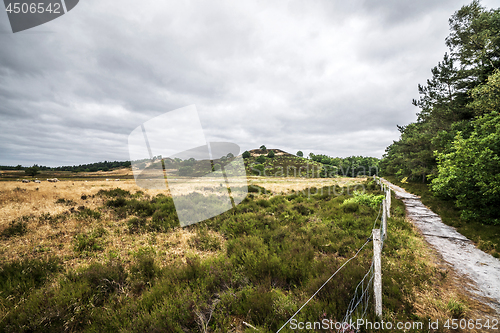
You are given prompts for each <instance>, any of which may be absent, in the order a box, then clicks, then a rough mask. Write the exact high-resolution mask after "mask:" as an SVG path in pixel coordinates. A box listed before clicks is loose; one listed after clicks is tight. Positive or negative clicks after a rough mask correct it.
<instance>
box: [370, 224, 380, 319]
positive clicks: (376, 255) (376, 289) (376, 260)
mask: <svg viewBox="0 0 500 333" xmlns="http://www.w3.org/2000/svg"><path fill="white" fill-rule="evenodd" d="M372 236H373V265H374V274H375V276H374V280H373V293H374V298H375V314H376V315H377V316H378V317H379V318H381V317H382V258H381V252H382V241H381V240H380V229H373V230H372Z"/></svg>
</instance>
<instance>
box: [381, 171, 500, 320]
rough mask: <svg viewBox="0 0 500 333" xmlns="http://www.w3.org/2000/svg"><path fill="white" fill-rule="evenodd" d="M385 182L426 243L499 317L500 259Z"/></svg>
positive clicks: (414, 197) (417, 198) (397, 188)
mask: <svg viewBox="0 0 500 333" xmlns="http://www.w3.org/2000/svg"><path fill="white" fill-rule="evenodd" d="M382 181H383V182H384V183H385V184H386V185H388V186H389V187H390V188H391V190H393V191H394V193H396V196H397V197H399V198H401V199H402V200H403V202H404V204H405V206H406V213H407V216H408V218H409V219H410V220H411V221H412V222H413V224H414V225H415V226H416V227H417V228H418V229H419V230H420V232H421V233H422V235H424V237H425V240H426V241H427V242H428V243H429V244H431V245H432V246H433V247H434V248H435V249H436V250H437V251H438V252H439V254H440V255H441V256H442V257H443V259H444V260H445V261H447V262H448V263H449V264H450V265H451V266H452V267H453V269H454V270H455V271H456V272H457V273H458V274H460V275H463V276H465V277H467V278H468V279H469V280H471V281H473V283H471V284H470V285H467V286H466V287H467V289H468V290H469V291H470V292H472V293H473V294H475V295H477V296H478V297H479V298H480V300H482V301H484V302H485V303H486V304H488V305H489V306H490V307H492V308H493V309H494V310H495V311H496V312H497V314H498V315H499V316H500V260H498V259H496V258H494V257H493V256H491V255H489V254H487V253H484V252H483V251H481V250H479V249H478V248H477V247H475V246H474V244H473V243H472V241H470V240H469V239H468V238H466V237H465V236H463V235H462V234H460V233H459V232H457V231H456V230H455V229H454V228H452V227H450V226H447V225H446V224H444V223H443V222H442V221H441V218H440V217H439V215H437V214H435V213H434V212H432V211H431V210H430V209H429V208H427V207H425V206H424V204H422V202H421V201H420V198H419V197H418V196H416V195H413V194H411V193H408V192H406V191H405V190H404V189H402V188H401V187H399V186H396V185H394V184H392V183H390V182H388V181H387V180H385V179H382Z"/></svg>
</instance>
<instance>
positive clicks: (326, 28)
mask: <svg viewBox="0 0 500 333" xmlns="http://www.w3.org/2000/svg"><path fill="white" fill-rule="evenodd" d="M464 4H465V2H464ZM459 7H460V4H457V3H452V2H451V1H446V2H439V3H436V2H430V1H424V2H414V1H413V2H411V1H400V2H395V1H391V2H385V1H362V0H356V1H330V0H328V1H327V0H323V1H319V2H314V3H311V2H305V1H299V0H293V1H288V2H273V3H269V2H263V1H261V2H259V1H257V2H253V1H252V2H250V1H248V2H246V1H245V2H231V1H216V2H204V1H194V2H150V3H141V7H140V8H138V7H137V6H136V2H134V1H131V0H124V1H121V2H120V6H116V2H102V1H101V2H99V1H97V0H87V1H82V2H80V3H79V4H78V6H77V7H75V8H74V10H72V11H71V12H70V13H68V14H67V15H64V16H62V17H61V18H58V19H57V20H54V21H51V22H49V23H47V24H45V25H43V26H40V27H37V28H34V29H31V30H27V31H24V32H20V33H18V34H16V35H12V34H6V33H3V32H2V33H0V42H1V44H2V47H1V48H0V117H1V122H0V139H1V143H0V164H14V165H16V164H19V163H22V164H25V165H29V164H33V163H38V164H50V165H61V164H80V163H90V162H96V161H99V160H105V159H106V160H112V159H122V160H124V159H128V154H127V148H126V145H127V136H128V134H129V133H130V132H131V131H132V130H133V129H134V128H136V127H137V126H138V125H140V124H141V123H143V122H145V121H147V120H149V119H151V118H153V117H155V116H158V115H160V114H162V113H164V112H167V111H170V110H174V109H177V108H180V107H183V106H186V105H191V104H196V106H197V108H198V110H199V111H200V117H201V121H202V124H203V126H204V128H205V132H206V136H207V139H208V140H209V141H226V142H234V143H236V144H238V145H239V146H240V147H241V148H242V150H247V149H251V148H255V147H258V146H260V145H261V144H266V145H267V146H269V147H276V148H282V149H285V150H289V151H290V152H296V151H297V150H298V149H301V150H306V149H311V150H312V151H315V152H318V153H320V152H322V153H327V154H329V155H343V156H347V155H361V154H362V155H370V156H378V157H380V156H381V155H382V154H383V151H384V149H385V147H386V146H387V145H388V144H390V143H391V142H392V140H395V139H397V137H398V134H399V133H398V132H397V130H396V124H399V125H402V124H406V123H408V122H410V121H413V120H415V112H417V110H416V109H415V108H414V107H413V106H412V105H411V99H412V98H417V97H418V93H417V89H416V87H417V84H418V83H423V82H425V79H426V78H428V77H429V76H430V68H432V67H433V66H435V65H436V64H437V62H438V61H440V60H441V57H442V54H443V53H444V51H445V47H444V40H443V39H444V37H445V36H446V34H447V20H448V17H449V15H450V14H451V13H453V12H454V11H455V10H457V9H459ZM2 15H3V14H0V31H5V30H6V28H7V27H8V26H7V25H6V21H5V20H6V16H2ZM42 31H52V32H53V33H38V32H42Z"/></svg>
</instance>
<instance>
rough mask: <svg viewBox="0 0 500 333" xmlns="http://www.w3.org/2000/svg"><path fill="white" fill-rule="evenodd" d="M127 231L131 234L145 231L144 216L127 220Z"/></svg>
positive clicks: (145, 222)
mask: <svg viewBox="0 0 500 333" xmlns="http://www.w3.org/2000/svg"><path fill="white" fill-rule="evenodd" d="M127 227H128V232H129V233H131V234H134V233H139V232H143V231H147V221H146V219H145V218H138V217H132V218H131V219H129V220H128V221H127Z"/></svg>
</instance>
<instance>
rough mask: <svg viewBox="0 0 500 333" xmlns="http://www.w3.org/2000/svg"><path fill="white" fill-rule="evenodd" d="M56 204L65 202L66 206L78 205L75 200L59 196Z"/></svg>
mask: <svg viewBox="0 0 500 333" xmlns="http://www.w3.org/2000/svg"><path fill="white" fill-rule="evenodd" d="M56 204H64V205H66V206H74V205H76V202H74V201H73V200H67V199H64V198H59V199H57V200H56Z"/></svg>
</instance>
